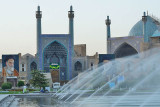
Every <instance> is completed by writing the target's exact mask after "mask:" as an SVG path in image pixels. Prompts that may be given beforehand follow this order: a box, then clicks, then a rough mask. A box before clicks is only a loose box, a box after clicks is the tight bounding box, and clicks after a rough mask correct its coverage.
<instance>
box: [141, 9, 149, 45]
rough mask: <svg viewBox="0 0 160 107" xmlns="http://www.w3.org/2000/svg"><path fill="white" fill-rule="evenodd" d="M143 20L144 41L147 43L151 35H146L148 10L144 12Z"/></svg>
mask: <svg viewBox="0 0 160 107" xmlns="http://www.w3.org/2000/svg"><path fill="white" fill-rule="evenodd" d="M142 21H143V37H144V42H145V43H147V42H149V37H148V36H147V35H146V22H147V16H146V12H144V14H143V16H142Z"/></svg>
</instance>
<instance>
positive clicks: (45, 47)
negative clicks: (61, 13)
mask: <svg viewBox="0 0 160 107" xmlns="http://www.w3.org/2000/svg"><path fill="white" fill-rule="evenodd" d="M41 18H42V12H41V11H40V6H38V9H37V11H36V19H37V53H36V54H35V55H31V54H29V53H27V54H25V55H23V56H21V54H19V70H18V72H19V76H18V80H22V81H25V83H28V82H29V80H30V79H31V71H32V70H39V71H41V72H43V73H45V74H46V77H47V78H48V79H50V80H49V81H51V80H52V82H61V84H64V83H65V82H67V81H69V80H71V79H72V78H73V77H75V76H77V75H78V74H79V73H81V72H83V71H85V70H86V69H89V68H93V66H95V65H97V64H98V53H96V54H95V55H93V56H87V55H86V44H79V45H74V11H73V9H72V6H70V10H69V11H68V18H69V33H68V34H42V33H41ZM0 63H1V64H0V72H2V71H1V70H2V60H0ZM57 66H59V67H57ZM56 67H57V68H56Z"/></svg>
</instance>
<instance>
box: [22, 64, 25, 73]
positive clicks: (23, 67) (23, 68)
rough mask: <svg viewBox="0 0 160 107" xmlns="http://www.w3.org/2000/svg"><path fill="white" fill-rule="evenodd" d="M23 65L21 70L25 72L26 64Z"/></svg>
mask: <svg viewBox="0 0 160 107" xmlns="http://www.w3.org/2000/svg"><path fill="white" fill-rule="evenodd" d="M21 67H22V69H21V71H22V72H24V71H25V65H24V64H22V66H21Z"/></svg>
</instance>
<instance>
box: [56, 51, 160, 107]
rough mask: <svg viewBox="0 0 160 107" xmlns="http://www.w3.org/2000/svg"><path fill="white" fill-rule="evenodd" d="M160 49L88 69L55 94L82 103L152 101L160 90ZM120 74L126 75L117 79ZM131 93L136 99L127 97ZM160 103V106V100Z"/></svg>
mask: <svg viewBox="0 0 160 107" xmlns="http://www.w3.org/2000/svg"><path fill="white" fill-rule="evenodd" d="M158 50H159V49H152V50H150V51H146V52H144V53H140V54H137V55H134V56H130V57H125V58H120V59H116V60H114V61H111V62H109V63H106V64H101V65H99V67H97V68H96V69H94V70H92V71H85V72H83V73H82V74H81V75H80V76H79V77H76V78H74V81H72V82H70V83H69V84H66V86H65V87H66V88H65V89H64V88H63V87H62V89H60V90H61V92H60V93H56V94H55V96H57V97H58V98H59V99H61V100H63V101H64V102H69V103H70V104H76V105H78V106H79V107H81V106H82V107H83V106H95V107H99V106H105V107H106V106H108V107H116V106H122V107H123V106H128V107H131V106H141V107H142V106H144V105H147V104H149V105H150V103H148V102H149V101H150V100H151V99H154V96H155V94H156V95H157V93H158V92H159V91H160V89H159V88H160V86H159V85H158V76H160V74H159V73H160V72H158V71H159V70H160V67H159V62H160V52H159V51H158ZM120 76H121V77H124V80H122V81H120V82H117V81H118V78H119V77H120ZM155 76H156V77H155ZM110 83H114V85H113V87H111V86H109V85H110ZM155 88H156V89H158V90H156V89H155ZM148 93H149V94H148ZM137 94H140V96H137ZM141 94H142V95H141ZM136 96H137V97H140V98H141V97H142V98H141V99H140V100H141V101H140V102H139V103H135V102H136V101H137V100H136V98H135V97H136ZM146 96H147V97H146ZM128 97H131V98H132V100H133V101H132V102H134V103H131V104H129V101H128V100H126V101H124V100H125V99H126V98H128ZM158 97H160V96H158ZM147 98H148V99H147ZM111 100H114V101H111ZM127 101H128V102H127ZM121 103H122V104H121ZM158 105H159V106H160V101H159V102H158ZM150 106H153V105H150Z"/></svg>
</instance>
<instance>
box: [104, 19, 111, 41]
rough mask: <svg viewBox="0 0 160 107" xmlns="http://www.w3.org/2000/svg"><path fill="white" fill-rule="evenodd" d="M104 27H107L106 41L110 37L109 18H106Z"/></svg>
mask: <svg viewBox="0 0 160 107" xmlns="http://www.w3.org/2000/svg"><path fill="white" fill-rule="evenodd" d="M105 22H106V25H107V39H108V38H110V37H111V31H110V24H111V20H110V19H109V16H107V19H106V21H105Z"/></svg>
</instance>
